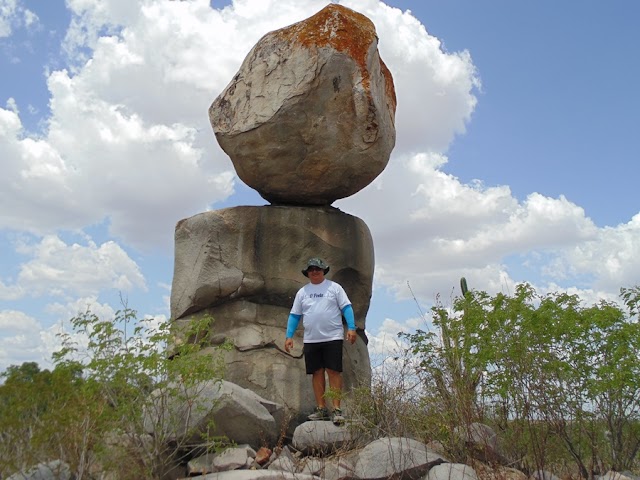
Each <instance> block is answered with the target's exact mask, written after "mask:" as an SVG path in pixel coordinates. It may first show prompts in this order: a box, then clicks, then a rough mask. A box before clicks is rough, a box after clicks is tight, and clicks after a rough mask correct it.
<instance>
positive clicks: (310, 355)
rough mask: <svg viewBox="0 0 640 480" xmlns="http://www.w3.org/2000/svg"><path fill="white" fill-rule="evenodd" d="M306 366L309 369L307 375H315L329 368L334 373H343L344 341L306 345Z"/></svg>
mask: <svg viewBox="0 0 640 480" xmlns="http://www.w3.org/2000/svg"><path fill="white" fill-rule="evenodd" d="M304 364H305V366H306V367H307V373H313V372H315V371H316V370H320V369H321V368H328V369H329V370H333V371H334V372H341V371H342V340H332V341H330V342H319V343H305V344H304Z"/></svg>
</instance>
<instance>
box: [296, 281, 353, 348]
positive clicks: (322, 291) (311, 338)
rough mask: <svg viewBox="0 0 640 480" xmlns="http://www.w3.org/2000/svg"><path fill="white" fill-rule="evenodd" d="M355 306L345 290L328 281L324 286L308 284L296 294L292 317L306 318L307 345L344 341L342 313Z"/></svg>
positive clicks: (321, 284)
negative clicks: (348, 307) (352, 305)
mask: <svg viewBox="0 0 640 480" xmlns="http://www.w3.org/2000/svg"><path fill="white" fill-rule="evenodd" d="M347 305H351V301H350V300H349V297H347V294H346V292H345V291H344V289H343V288H342V287H341V286H340V285H339V284H337V283H336V282H332V281H331V280H327V279H326V278H325V279H324V281H323V282H322V283H319V284H317V285H314V284H313V283H308V284H307V285H305V286H304V287H302V288H301V289H300V290H298V293H296V298H295V299H294V300H293V307H291V313H293V314H294V315H302V320H303V322H304V323H303V325H304V343H318V342H329V341H331V340H342V339H343V338H344V330H343V329H342V309H343V308H344V307H346V306H347Z"/></svg>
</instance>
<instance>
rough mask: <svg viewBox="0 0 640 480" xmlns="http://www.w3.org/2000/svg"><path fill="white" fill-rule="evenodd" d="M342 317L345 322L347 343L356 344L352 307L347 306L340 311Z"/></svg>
mask: <svg viewBox="0 0 640 480" xmlns="http://www.w3.org/2000/svg"><path fill="white" fill-rule="evenodd" d="M342 315H344V319H345V320H346V321H347V341H348V342H349V343H350V344H351V345H353V344H354V343H356V319H355V315H354V313H353V307H352V306H351V305H350V304H349V305H346V306H345V307H344V308H343V309H342Z"/></svg>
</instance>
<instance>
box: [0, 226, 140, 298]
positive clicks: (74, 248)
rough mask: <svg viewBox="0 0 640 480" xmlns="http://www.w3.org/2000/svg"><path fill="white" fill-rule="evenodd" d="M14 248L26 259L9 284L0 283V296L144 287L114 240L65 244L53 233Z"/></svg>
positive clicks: (137, 270)
mask: <svg viewBox="0 0 640 480" xmlns="http://www.w3.org/2000/svg"><path fill="white" fill-rule="evenodd" d="M18 251H20V253H22V254H24V255H28V256H29V257H30V260H29V261H27V262H26V263H24V264H22V265H21V266H20V271H19V273H18V275H17V278H16V279H15V283H14V284H12V285H6V281H5V283H3V284H0V298H4V299H16V298H20V297H24V296H30V297H39V296H44V295H46V296H53V297H63V298H67V297H69V296H77V295H95V294H97V293H98V292H100V291H102V290H109V289H114V290H118V291H124V292H126V291H131V290H133V289H134V288H139V289H143V290H144V289H146V284H145V279H144V276H143V275H142V273H141V271H140V268H139V267H138V265H137V264H136V263H135V262H134V261H133V260H132V259H131V258H130V257H129V256H128V255H127V253H126V252H125V251H124V250H123V249H122V248H121V247H120V246H119V245H117V244H116V243H115V242H111V241H110V242H105V243H103V244H102V245H96V244H95V243H94V242H92V241H89V242H88V243H87V245H79V244H77V243H74V244H72V245H68V244H66V243H65V242H64V241H62V240H61V239H60V238H59V237H57V236H55V235H48V236H45V237H44V238H43V239H42V241H40V242H39V243H36V244H22V245H21V246H19V247H18Z"/></svg>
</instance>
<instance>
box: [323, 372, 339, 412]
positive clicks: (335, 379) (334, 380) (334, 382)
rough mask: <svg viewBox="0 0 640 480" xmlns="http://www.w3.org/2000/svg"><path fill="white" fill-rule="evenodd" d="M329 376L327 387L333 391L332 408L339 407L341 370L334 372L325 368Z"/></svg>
mask: <svg viewBox="0 0 640 480" xmlns="http://www.w3.org/2000/svg"><path fill="white" fill-rule="evenodd" d="M327 375H328V376H329V388H330V389H331V391H332V392H333V393H334V395H333V408H340V396H341V395H342V372H336V371H335V370H330V369H328V368H327Z"/></svg>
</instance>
